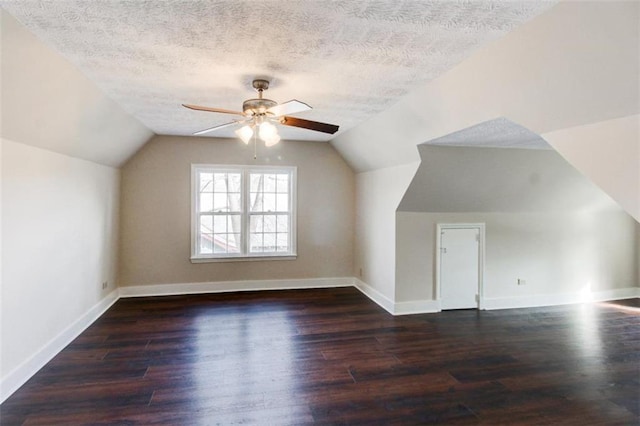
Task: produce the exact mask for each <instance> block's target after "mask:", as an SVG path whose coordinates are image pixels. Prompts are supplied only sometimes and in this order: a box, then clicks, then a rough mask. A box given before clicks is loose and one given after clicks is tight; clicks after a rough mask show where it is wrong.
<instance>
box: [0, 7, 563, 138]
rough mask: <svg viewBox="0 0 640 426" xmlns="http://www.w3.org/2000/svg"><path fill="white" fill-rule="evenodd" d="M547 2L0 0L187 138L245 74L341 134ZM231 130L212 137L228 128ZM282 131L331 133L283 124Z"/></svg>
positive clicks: (240, 96) (109, 89)
mask: <svg viewBox="0 0 640 426" xmlns="http://www.w3.org/2000/svg"><path fill="white" fill-rule="evenodd" d="M553 4H555V1H547V2H540V1H530V2H529V1H418V0H403V1H400V0H378V1H373V0H356V1H315V0H298V1H284V0H281V1H261V2H256V1H244V0H235V1H230V0H229V1H224V0H217V1H216V0H213V1H206V0H182V1H177V0H164V1H163V0H154V1H124V0H107V1H100V2H98V1H95V0H84V1H82V0H75V1H72V0H68V1H48V2H43V1H40V0H0V5H1V6H2V7H3V8H4V9H5V10H6V11H8V12H9V13H10V14H12V15H13V16H14V17H15V18H16V19H18V20H19V21H20V22H21V23H23V24H24V25H25V26H26V27H27V28H29V29H30V30H31V31H32V32H34V33H35V34H36V35H37V36H38V37H40V38H41V39H42V40H44V41H45V42H46V43H48V44H49V45H50V46H52V47H53V48H54V49H55V50H57V51H58V52H60V53H61V54H62V55H63V56H64V57H66V58H67V59H68V60H69V61H71V62H72V63H73V64H75V65H76V66H77V67H78V68H79V69H80V70H81V71H82V72H83V73H84V74H85V75H87V76H88V77H89V78H90V79H91V80H92V81H93V82H95V83H96V84H97V85H98V86H99V87H100V88H101V89H102V90H103V91H104V92H105V93H106V94H107V95H108V96H109V97H111V98H112V99H113V100H115V101H116V102H117V103H118V104H119V105H120V106H121V107H122V108H123V109H124V110H126V111H127V112H129V113H130V114H132V115H133V116H134V117H136V118H137V119H138V120H140V121H141V122H142V123H143V124H144V125H146V126H147V127H148V128H149V129H151V130H152V131H154V132H155V133H157V134H169V135H189V134H191V133H193V132H195V131H197V130H201V129H203V128H207V127H211V126H213V125H216V124H222V123H225V122H228V121H230V119H232V118H234V116H227V115H224V114H214V113H204V112H195V111H190V110H186V109H184V108H182V107H181V106H180V104H181V103H194V104H201V105H208V106H215V107H220V108H227V109H235V110H239V109H241V104H242V101H243V100H245V99H247V98H250V97H253V94H254V92H253V90H252V89H250V82H251V80H252V79H253V78H255V77H266V78H268V79H269V80H271V82H272V85H271V88H270V90H269V91H268V92H267V94H266V95H267V97H269V98H271V99H274V100H276V101H278V102H284V101H287V100H289V99H293V98H295V99H298V100H301V101H304V102H307V103H309V104H310V105H311V106H313V107H314V110H313V111H309V112H305V113H301V114H300V115H299V116H300V117H303V118H307V119H310V120H317V121H323V122H328V123H333V124H338V125H340V129H341V132H344V131H346V130H348V129H350V128H353V127H354V126H357V125H358V124H361V123H363V122H364V121H365V120H366V119H368V118H369V117H371V116H372V115H374V114H376V113H379V112H381V111H383V110H385V109H388V108H389V107H390V106H391V105H393V104H394V103H396V102H397V101H398V100H399V98H401V97H403V96H404V95H406V94H408V93H409V92H410V91H411V90H412V89H414V88H415V87H417V86H420V85H424V84H425V83H426V82H428V81H430V80H432V79H434V78H436V77H438V76H440V75H441V74H443V73H444V72H445V71H447V70H449V69H451V68H452V67H453V66H454V65H456V64H458V63H460V62H461V61H462V60H463V59H465V58H467V57H469V56H470V55H471V54H472V53H473V52H474V51H476V50H477V49H478V48H479V47H481V46H483V45H485V44H486V43H487V42H489V41H492V40H495V39H497V38H499V37H501V36H503V35H504V34H506V33H507V32H509V31H511V30H512V29H514V28H515V27H517V26H518V25H520V24H522V23H523V22H525V21H527V20H529V19H531V18H533V17H535V16H536V15H538V14H540V13H542V12H543V11H545V10H546V9H548V8H549V7H551V6H552V5H553ZM232 132H233V129H225V130H223V131H220V132H217V133H215V134H212V136H233V134H232ZM281 134H282V136H283V137H284V138H287V139H300V140H318V141H323V140H329V139H330V138H331V137H332V136H330V135H325V134H322V133H317V132H313V131H309V130H301V129H294V128H282V129H281Z"/></svg>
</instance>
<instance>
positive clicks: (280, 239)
mask: <svg viewBox="0 0 640 426" xmlns="http://www.w3.org/2000/svg"><path fill="white" fill-rule="evenodd" d="M276 243H277V244H278V248H277V251H289V234H278V236H277V239H276Z"/></svg>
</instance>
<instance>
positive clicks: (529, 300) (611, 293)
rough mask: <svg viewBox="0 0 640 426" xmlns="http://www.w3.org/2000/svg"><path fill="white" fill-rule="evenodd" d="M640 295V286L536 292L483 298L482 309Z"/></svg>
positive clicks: (550, 304) (523, 306) (603, 300)
mask: <svg viewBox="0 0 640 426" xmlns="http://www.w3.org/2000/svg"><path fill="white" fill-rule="evenodd" d="M635 297H640V288H638V287H628V288H619V289H613V290H604V291H596V292H591V293H560V294H535V295H530V296H516V297H495V298H487V297H485V298H483V300H482V302H481V306H482V309H487V310H493V309H513V308H537V307H540V306H556V305H570V304H573V303H585V302H605V301H608V300H618V299H631V298H635Z"/></svg>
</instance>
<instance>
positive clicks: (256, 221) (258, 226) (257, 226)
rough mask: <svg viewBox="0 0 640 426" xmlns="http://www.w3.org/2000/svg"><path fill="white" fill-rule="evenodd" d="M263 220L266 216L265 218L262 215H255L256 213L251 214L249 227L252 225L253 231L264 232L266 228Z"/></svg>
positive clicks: (251, 230) (251, 229)
mask: <svg viewBox="0 0 640 426" xmlns="http://www.w3.org/2000/svg"><path fill="white" fill-rule="evenodd" d="M263 221H264V218H263V216H262V215H255V214H254V215H251V223H250V225H249V227H250V229H249V231H250V232H251V233H254V232H263V231H264V229H263V227H262V225H263Z"/></svg>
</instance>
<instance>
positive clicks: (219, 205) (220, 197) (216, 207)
mask: <svg viewBox="0 0 640 426" xmlns="http://www.w3.org/2000/svg"><path fill="white" fill-rule="evenodd" d="M228 208H229V200H228V199H227V194H226V193H223V194H218V193H217V192H216V193H215V194H213V211H214V212H226V211H228Z"/></svg>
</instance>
